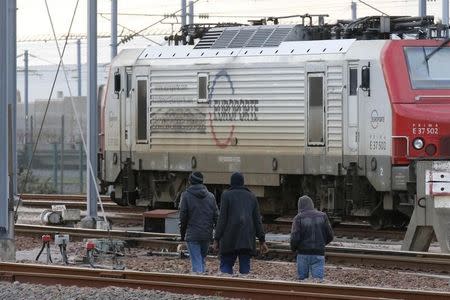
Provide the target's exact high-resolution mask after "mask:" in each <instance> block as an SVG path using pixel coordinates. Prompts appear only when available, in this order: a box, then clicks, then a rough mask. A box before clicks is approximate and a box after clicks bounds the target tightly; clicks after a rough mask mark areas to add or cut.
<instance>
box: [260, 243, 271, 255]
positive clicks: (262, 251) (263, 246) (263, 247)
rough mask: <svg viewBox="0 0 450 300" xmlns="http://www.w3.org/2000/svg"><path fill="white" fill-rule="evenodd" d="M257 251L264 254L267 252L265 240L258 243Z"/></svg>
mask: <svg viewBox="0 0 450 300" xmlns="http://www.w3.org/2000/svg"><path fill="white" fill-rule="evenodd" d="M259 252H260V253H261V254H266V253H267V252H269V247H267V244H266V242H263V243H260V244H259Z"/></svg>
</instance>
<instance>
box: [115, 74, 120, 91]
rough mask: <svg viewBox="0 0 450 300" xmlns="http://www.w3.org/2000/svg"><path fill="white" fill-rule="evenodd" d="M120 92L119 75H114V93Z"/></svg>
mask: <svg viewBox="0 0 450 300" xmlns="http://www.w3.org/2000/svg"><path fill="white" fill-rule="evenodd" d="M119 92H120V73H115V74H114V93H119Z"/></svg>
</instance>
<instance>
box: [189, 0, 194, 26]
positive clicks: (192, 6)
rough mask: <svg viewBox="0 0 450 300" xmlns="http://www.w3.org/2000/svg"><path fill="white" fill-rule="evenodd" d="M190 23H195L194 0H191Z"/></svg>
mask: <svg viewBox="0 0 450 300" xmlns="http://www.w3.org/2000/svg"><path fill="white" fill-rule="evenodd" d="M189 24H190V25H192V24H194V1H189Z"/></svg>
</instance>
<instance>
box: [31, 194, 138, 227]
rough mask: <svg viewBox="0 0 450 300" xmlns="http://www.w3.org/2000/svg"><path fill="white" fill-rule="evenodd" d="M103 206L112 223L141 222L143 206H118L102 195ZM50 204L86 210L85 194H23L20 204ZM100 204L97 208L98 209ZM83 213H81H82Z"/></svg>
mask: <svg viewBox="0 0 450 300" xmlns="http://www.w3.org/2000/svg"><path fill="white" fill-rule="evenodd" d="M101 198H102V203H103V208H104V209H105V213H106V216H107V218H109V219H110V220H111V221H112V222H113V223H133V224H142V223H143V220H142V213H143V212H145V211H146V208H145V207H127V206H125V207H124V206H119V205H117V204H116V203H114V202H113V201H111V199H110V198H109V197H107V196H102V197H101ZM52 205H65V207H66V208H70V209H80V210H82V211H85V210H86V195H60V194H24V195H22V206H24V207H30V208H41V209H49V208H51V207H52ZM100 208H101V207H100V204H99V205H98V209H99V211H100ZM82 215H83V214H82Z"/></svg>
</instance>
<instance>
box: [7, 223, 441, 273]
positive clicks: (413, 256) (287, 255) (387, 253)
mask: <svg viewBox="0 0 450 300" xmlns="http://www.w3.org/2000/svg"><path fill="white" fill-rule="evenodd" d="M15 232H16V234H21V235H27V236H34V237H36V236H40V235H42V234H54V233H56V232H59V233H67V234H69V235H70V237H71V240H72V241H80V240H83V239H86V238H113V239H121V240H125V241H126V242H127V243H128V245H130V246H133V247H146V248H149V249H162V248H163V249H167V250H169V251H176V247H177V246H178V244H179V243H180V241H179V236H178V235H177V234H165V233H152V232H140V231H119V230H110V231H104V230H93V229H78V228H66V227H50V226H33V225H21V224H19V225H16V227H15ZM268 244H269V249H270V251H269V253H268V254H266V255H264V256H260V257H259V258H261V259H282V260H288V261H293V260H294V259H295V255H294V254H293V253H292V252H291V250H290V249H289V245H288V244H286V243H275V242H273V243H270V242H269V243H268ZM326 258H327V261H328V262H330V263H333V264H337V265H350V266H355V265H358V266H367V267H377V268H390V269H401V270H413V271H424V272H428V271H432V272H437V273H443V274H449V273H450V255H449V254H440V253H428V252H404V251H392V250H376V249H360V248H344V247H329V246H328V247H327V248H326Z"/></svg>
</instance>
